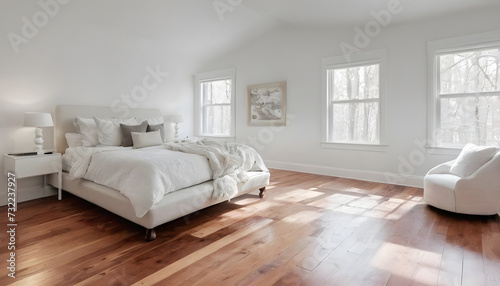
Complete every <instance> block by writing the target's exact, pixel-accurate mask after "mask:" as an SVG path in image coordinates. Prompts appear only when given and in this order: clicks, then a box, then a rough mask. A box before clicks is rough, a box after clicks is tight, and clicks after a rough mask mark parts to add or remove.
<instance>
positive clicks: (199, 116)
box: [194, 68, 236, 139]
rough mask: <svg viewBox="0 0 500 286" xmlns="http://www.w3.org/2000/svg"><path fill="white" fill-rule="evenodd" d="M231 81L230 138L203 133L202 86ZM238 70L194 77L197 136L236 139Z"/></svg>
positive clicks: (225, 70) (212, 72)
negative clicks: (226, 80)
mask: <svg viewBox="0 0 500 286" xmlns="http://www.w3.org/2000/svg"><path fill="white" fill-rule="evenodd" d="M225 79H230V80H231V104H230V105H231V123H230V134H229V135H228V136H221V135H212V134H205V133H203V124H204V122H203V108H204V105H203V97H202V95H201V84H202V83H203V82H207V81H217V80H225ZM235 83H236V69H235V68H228V69H223V70H216V71H210V72H205V73H199V74H197V75H195V76H194V130H195V136H199V137H210V138H221V139H234V138H235V126H236V124H235V122H236V96H235V94H236V93H235V90H236V88H235V87H236V84H235Z"/></svg>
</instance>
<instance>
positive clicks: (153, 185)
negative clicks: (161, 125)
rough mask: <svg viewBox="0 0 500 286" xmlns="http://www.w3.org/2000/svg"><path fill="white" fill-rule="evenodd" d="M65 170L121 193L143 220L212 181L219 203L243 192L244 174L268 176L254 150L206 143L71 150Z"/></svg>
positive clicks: (69, 150)
mask: <svg viewBox="0 0 500 286" xmlns="http://www.w3.org/2000/svg"><path fill="white" fill-rule="evenodd" d="M202 142H205V143H207V142H208V141H203V140H202ZM203 145H207V146H203ZM169 149H170V150H169ZM172 150H179V151H182V152H177V151H172ZM63 165H65V168H67V169H69V173H70V175H71V176H72V177H75V178H84V179H87V180H90V181H93V182H95V183H98V184H101V185H105V186H108V187H111V188H113V189H116V190H119V191H120V192H121V193H122V194H123V195H125V196H126V197H128V198H129V199H130V201H131V203H132V205H133V207H134V211H135V214H136V216H137V217H142V216H144V215H145V214H146V213H147V212H148V210H150V209H151V208H152V207H153V205H154V204H156V203H157V202H159V201H160V200H161V199H162V198H163V196H164V195H166V194H168V193H170V192H173V191H177V190H180V189H182V188H186V187H189V186H193V185H197V184H200V183H203V182H206V181H210V180H212V179H213V180H214V194H213V197H214V198H216V199H230V198H231V197H233V196H234V195H236V194H237V192H238V190H237V183H239V182H245V181H246V180H247V178H246V174H245V172H244V171H249V170H262V171H267V168H266V167H265V165H264V163H263V161H262V159H261V157H260V156H259V154H257V152H255V150H253V149H252V148H250V147H248V146H244V145H236V144H231V145H228V144H224V145H222V144H220V143H207V144H203V143H200V142H197V143H182V144H168V145H161V146H155V147H148V148H141V149H132V148H130V147H93V148H89V147H77V148H68V149H67V150H66V153H65V154H64V156H63Z"/></svg>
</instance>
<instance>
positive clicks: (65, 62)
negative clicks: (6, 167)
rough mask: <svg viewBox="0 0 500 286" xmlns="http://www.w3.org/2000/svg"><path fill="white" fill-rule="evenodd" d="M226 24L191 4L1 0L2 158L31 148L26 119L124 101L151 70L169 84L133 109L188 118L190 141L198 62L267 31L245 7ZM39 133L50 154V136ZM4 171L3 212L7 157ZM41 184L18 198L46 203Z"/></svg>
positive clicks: (185, 129)
mask: <svg viewBox="0 0 500 286" xmlns="http://www.w3.org/2000/svg"><path fill="white" fill-rule="evenodd" d="M40 3H45V4H40ZM225 16H226V19H233V20H234V21H233V22H232V23H230V22H228V21H222V20H221V19H220V18H219V15H218V14H217V12H216V11H215V10H214V8H213V6H212V3H211V2H210V1H208V2H207V1H197V0H184V1H182V2H180V1H135V0H133V1H130V0H128V1H125V0H109V1H100V0H86V1H70V0H24V1H17V0H0V35H1V37H0V51H1V53H0V134H1V138H2V140H1V141H0V154H4V153H12V152H27V151H31V150H32V148H33V137H34V130H33V129H32V128H24V127H22V124H23V115H24V112H26V111H40V112H51V113H53V112H54V110H55V106H56V105H58V104H85V105H100V106H111V105H112V104H113V103H115V104H116V103H120V102H123V101H121V96H122V94H130V93H131V92H132V91H133V90H134V88H135V87H137V86H142V85H143V79H144V77H145V76H147V75H149V74H150V72H149V71H148V67H149V68H150V69H153V70H159V71H160V72H162V73H164V74H166V73H168V77H164V78H162V80H161V82H156V83H158V85H157V86H156V87H155V88H154V89H152V90H150V91H149V92H148V94H147V96H145V97H144V98H141V100H134V101H133V104H134V105H136V106H137V107H143V108H159V109H161V111H162V113H163V114H165V115H168V114H182V115H184V122H183V123H182V124H181V125H180V132H179V133H180V136H181V137H185V136H188V135H191V134H192V133H193V120H192V117H193V97H192V95H193V91H192V89H193V81H192V75H193V74H194V73H195V71H196V70H197V69H199V67H198V65H199V64H200V62H201V61H202V60H203V59H206V57H207V56H210V57H213V56H214V55H217V54H219V53H223V52H224V51H225V49H229V48H231V46H232V45H233V44H234V43H232V42H231V40H234V39H235V38H237V39H240V38H242V37H243V35H246V36H248V35H250V36H251V35H253V34H254V33H257V34H258V33H260V31H261V30H263V29H264V28H265V27H266V25H268V24H269V22H267V21H261V20H262V19H261V17H260V16H259V15H255V13H252V12H251V11H250V12H249V11H247V10H246V9H243V8H239V9H238V11H235V12H233V13H228V15H225ZM193 19H196V20H195V21H193ZM235 21H236V25H234V24H235ZM242 32H243V33H242ZM245 32H246V34H245ZM14 34H15V35H17V37H16V36H13V35H14ZM209 39H210V41H208V40H209ZM149 84H152V81H151V80H150V81H149ZM45 129H46V130H45V131H44V137H45V148H46V149H49V148H52V147H53V132H52V129H51V128H45ZM0 170H1V173H2V175H1V176H0V190H2V191H0V205H3V204H5V202H6V189H7V186H6V179H5V176H3V157H2V159H0ZM40 184H41V178H34V179H22V180H21V181H20V182H19V187H20V189H21V190H20V192H19V197H18V199H20V200H22V199H23V198H28V197H31V198H32V197H34V196H36V195H35V194H36V193H38V194H40V195H44V194H45V192H44V191H43V190H40ZM3 190H5V192H4V191H3Z"/></svg>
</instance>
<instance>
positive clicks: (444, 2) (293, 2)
mask: <svg viewBox="0 0 500 286" xmlns="http://www.w3.org/2000/svg"><path fill="white" fill-rule="evenodd" d="M233 2H238V1H234V0H233ZM389 3H392V4H393V5H395V6H397V7H399V8H398V10H401V12H400V13H397V14H393V15H391V23H404V22H410V21H415V20H421V19H425V18H429V17H438V16H444V15H446V14H450V13H457V12H464V11H468V10H473V9H479V8H485V7H492V6H500V0H244V1H243V2H242V4H243V5H244V6H246V7H247V8H249V9H252V10H254V11H256V12H257V13H260V14H263V15H266V16H269V17H272V18H274V19H276V20H280V21H283V22H286V23H288V24H291V25H298V26H303V25H307V26H318V25H323V26H324V25H337V26H347V25H351V26H352V25H359V24H363V23H366V22H367V21H370V20H372V19H373V16H372V15H371V12H372V11H373V12H379V11H380V10H382V9H384V10H388V5H389Z"/></svg>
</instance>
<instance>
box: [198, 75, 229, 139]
mask: <svg viewBox="0 0 500 286" xmlns="http://www.w3.org/2000/svg"><path fill="white" fill-rule="evenodd" d="M201 94H202V100H203V108H202V110H203V119H204V120H203V122H204V125H203V133H204V134H210V135H214V136H229V135H230V132H231V80H230V79H223V80H215V81H207V82H202V83H201Z"/></svg>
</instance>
